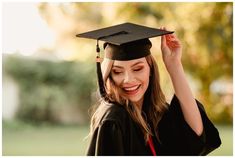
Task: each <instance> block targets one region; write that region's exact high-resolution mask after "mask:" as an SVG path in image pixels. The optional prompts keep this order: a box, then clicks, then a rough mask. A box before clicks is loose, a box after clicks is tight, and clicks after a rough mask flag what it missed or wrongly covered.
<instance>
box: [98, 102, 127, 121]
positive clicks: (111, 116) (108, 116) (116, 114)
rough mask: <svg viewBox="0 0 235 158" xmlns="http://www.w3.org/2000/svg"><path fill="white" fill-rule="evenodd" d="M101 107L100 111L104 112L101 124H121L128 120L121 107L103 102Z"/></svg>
mask: <svg viewBox="0 0 235 158" xmlns="http://www.w3.org/2000/svg"><path fill="white" fill-rule="evenodd" d="M101 106H103V107H102V109H103V110H104V111H103V118H102V120H101V123H102V122H107V121H108V122H110V121H111V122H118V123H121V122H124V121H126V120H127V119H129V118H130V116H129V113H128V112H127V110H126V109H125V107H124V106H123V105H120V104H118V103H107V102H105V103H103V104H102V105H101Z"/></svg>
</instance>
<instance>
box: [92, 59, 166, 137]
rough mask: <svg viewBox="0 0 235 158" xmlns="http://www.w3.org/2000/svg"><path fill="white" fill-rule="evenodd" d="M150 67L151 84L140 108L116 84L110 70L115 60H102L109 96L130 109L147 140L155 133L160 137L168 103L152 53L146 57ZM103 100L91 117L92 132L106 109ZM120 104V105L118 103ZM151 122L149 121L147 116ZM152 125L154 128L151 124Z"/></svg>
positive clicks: (129, 111) (111, 99) (113, 100)
mask: <svg viewBox="0 0 235 158" xmlns="http://www.w3.org/2000/svg"><path fill="white" fill-rule="evenodd" d="M145 58H146V61H147V63H148V65H149V67H150V79H149V86H148V88H147V90H146V92H145V95H144V103H143V107H142V109H143V110H140V109H139V108H138V107H137V106H136V105H135V103H132V102H131V101H129V100H128V98H126V97H125V96H122V95H121V93H120V90H121V89H120V88H119V87H118V86H116V85H115V83H114V81H113V79H112V77H111V75H110V72H111V68H112V65H113V62H114V61H113V60H110V59H107V58H105V59H104V61H103V62H102V67H101V69H102V74H103V79H104V83H105V88H106V91H107V97H108V99H109V100H110V101H112V102H117V103H119V104H120V105H121V106H124V107H125V109H126V110H127V111H128V113H129V114H130V116H131V117H132V119H133V120H134V121H135V122H136V123H137V124H138V125H139V126H140V128H141V130H142V132H143V135H144V139H145V141H146V142H147V140H148V137H149V135H153V134H155V135H156V136H157V138H158V139H159V137H158V132H157V131H158V123H159V121H160V120H161V118H162V116H163V113H164V112H165V111H166V110H167V108H168V105H167V104H166V99H165V96H164V94H163V92H162V90H161V87H160V78H159V71H158V66H157V63H156V61H155V60H154V58H153V56H152V55H148V56H146V57H145ZM104 104H105V102H104V101H103V100H101V101H100V105H98V107H96V108H95V112H94V114H93V115H92V118H91V128H90V129H91V130H90V134H91V133H93V132H94V129H95V127H97V126H98V124H99V122H100V120H101V117H102V116H103V112H104V111H105V110H104V108H105V106H102V105H104ZM117 106H118V105H117ZM146 117H148V120H149V122H147V118H146ZM149 124H151V125H152V128H153V129H152V130H153V131H152V130H151V128H150V125H149Z"/></svg>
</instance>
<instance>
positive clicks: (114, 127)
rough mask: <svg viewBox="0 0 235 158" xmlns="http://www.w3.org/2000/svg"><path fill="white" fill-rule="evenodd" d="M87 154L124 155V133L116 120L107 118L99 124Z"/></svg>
mask: <svg viewBox="0 0 235 158" xmlns="http://www.w3.org/2000/svg"><path fill="white" fill-rule="evenodd" d="M87 155H93V156H94V155H97V156H98V155H102V156H107V155H124V144H123V134H122V131H121V128H120V126H119V125H118V123H117V122H116V121H110V120H106V121H104V122H103V123H101V124H100V125H99V127H98V128H97V129H96V131H95V134H94V135H93V137H92V140H91V144H90V147H89V148H88V153H87Z"/></svg>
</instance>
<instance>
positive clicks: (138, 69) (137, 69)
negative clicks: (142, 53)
mask: <svg viewBox="0 0 235 158" xmlns="http://www.w3.org/2000/svg"><path fill="white" fill-rule="evenodd" d="M133 70H134V71H140V70H142V68H136V69H133Z"/></svg>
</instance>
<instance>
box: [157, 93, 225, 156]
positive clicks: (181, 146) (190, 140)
mask: <svg viewBox="0 0 235 158" xmlns="http://www.w3.org/2000/svg"><path fill="white" fill-rule="evenodd" d="M196 103H197V106H198V108H199V111H200V114H201V117H202V122H203V133H202V135H201V136H198V135H197V134H196V133H195V132H194V131H193V130H192V128H191V127H190V126H189V125H188V123H187V122H186V121H185V119H184V116H183V113H182V111H181V107H180V103H179V100H178V98H177V97H176V96H175V95H174V97H173V99H172V101H171V103H170V106H169V109H168V112H166V113H165V114H164V116H163V118H162V121H161V123H160V127H159V133H160V137H161V139H162V142H163V146H165V147H166V151H167V153H168V154H169V155H207V154H209V153H210V152H211V151H213V150H214V149H216V148H218V147H219V146H220V144H221V140H220V137H219V133H218V130H217V129H216V128H215V126H214V125H213V123H212V122H211V121H210V120H209V118H208V117H207V114H206V112H205V109H204V108H203V105H202V104H201V103H200V102H199V101H197V100H196Z"/></svg>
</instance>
